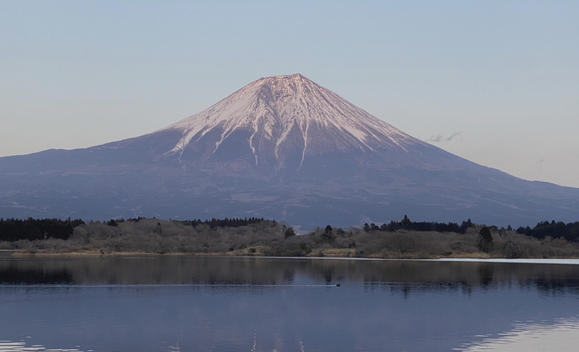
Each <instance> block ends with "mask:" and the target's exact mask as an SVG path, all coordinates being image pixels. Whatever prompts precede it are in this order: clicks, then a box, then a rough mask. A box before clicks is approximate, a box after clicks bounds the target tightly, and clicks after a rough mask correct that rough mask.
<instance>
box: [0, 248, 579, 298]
mask: <svg viewBox="0 0 579 352" xmlns="http://www.w3.org/2000/svg"><path fill="white" fill-rule="evenodd" d="M299 280H302V281H299ZM304 280H305V281H304ZM347 281H355V282H363V283H364V285H365V287H367V288H368V289H384V288H387V289H389V290H391V291H394V292H401V293H402V294H404V295H409V294H411V293H412V292H427V291H440V290H453V291H456V290H461V291H462V292H463V293H465V294H471V293H472V290H473V289H476V288H479V289H484V290H487V289H493V288H496V287H497V286H499V285H505V284H506V285H511V284H519V285H522V286H530V287H537V289H538V290H540V291H541V292H543V293H552V294H562V293H573V294H579V272H578V270H577V267H576V266H573V265H539V264H508V263H464V262H463V263H458V262H435V261H396V260H392V261H360V260H310V259H272V258H252V257H246V258H239V257H189V256H166V257H165V256H153V257H139V256H137V257H100V258H75V259H72V258H67V259H19V260H14V259H8V260H0V282H1V283H4V284H131V285H139V284H204V285H224V284H227V285H232V284H233V285H256V286H258V285H284V284H285V285H287V284H292V283H296V282H297V283H301V282H314V283H320V284H323V283H326V284H328V283H332V284H338V283H340V282H347Z"/></svg>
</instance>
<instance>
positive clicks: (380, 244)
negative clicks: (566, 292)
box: [0, 216, 579, 258]
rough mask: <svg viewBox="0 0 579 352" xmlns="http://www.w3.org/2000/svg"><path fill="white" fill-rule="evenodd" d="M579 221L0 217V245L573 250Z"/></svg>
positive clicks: (67, 249)
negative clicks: (309, 227)
mask: <svg viewBox="0 0 579 352" xmlns="http://www.w3.org/2000/svg"><path fill="white" fill-rule="evenodd" d="M578 239H579V222H575V223H569V224H564V223H562V222H559V223H557V222H554V221H553V222H541V223H539V224H537V226H535V228H533V229H531V228H526V229H525V228H519V229H517V230H516V231H515V230H513V229H511V228H510V226H509V227H508V228H507V229H505V228H500V229H499V228H497V227H495V226H484V225H476V224H473V223H472V222H471V221H470V220H468V221H464V222H463V223H462V224H461V225H458V224H456V223H446V224H445V223H427V222H412V221H410V220H409V219H408V217H406V216H405V217H404V219H403V220H402V221H391V222H390V223H385V224H383V225H381V226H377V225H375V224H364V226H363V228H362V229H358V228H351V229H348V230H343V229H341V228H333V227H332V226H330V225H328V226H326V227H325V228H323V229H321V228H318V229H316V230H315V231H312V232H310V233H308V234H305V235H296V233H295V231H294V229H292V228H291V227H288V226H286V225H283V224H281V223H278V222H276V221H271V220H265V219H261V218H249V219H247V218H245V219H223V220H219V219H212V220H206V221H201V220H194V221H165V220H157V219H146V218H138V219H128V220H110V221H107V222H99V221H96V222H92V221H91V222H90V223H85V222H83V221H82V220H70V219H68V220H57V219H44V220H36V219H31V218H29V219H27V220H16V219H6V220H3V219H0V249H3V250H8V251H17V252H24V253H32V254H71V253H80V254H96V255H100V254H115V253H117V254H118V253H142V254H153V253H154V254H169V253H171V254H204V255H211V254H213V255H263V256H316V257H321V256H333V257H371V258H436V257H482V258H485V257H496V258H499V257H500V258H503V257H504V258H522V257H524V258H561V257H579V240H578Z"/></svg>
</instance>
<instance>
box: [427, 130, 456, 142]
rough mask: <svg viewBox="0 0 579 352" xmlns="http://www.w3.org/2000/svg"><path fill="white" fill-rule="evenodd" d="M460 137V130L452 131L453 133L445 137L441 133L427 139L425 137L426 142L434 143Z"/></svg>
mask: <svg viewBox="0 0 579 352" xmlns="http://www.w3.org/2000/svg"><path fill="white" fill-rule="evenodd" d="M459 137H462V136H461V135H460V132H454V133H453V134H451V135H450V136H448V137H445V136H444V135H442V134H437V135H436V136H432V137H430V138H429V139H427V140H426V141H427V142H435V143H443V142H450V141H451V140H453V139H455V138H459Z"/></svg>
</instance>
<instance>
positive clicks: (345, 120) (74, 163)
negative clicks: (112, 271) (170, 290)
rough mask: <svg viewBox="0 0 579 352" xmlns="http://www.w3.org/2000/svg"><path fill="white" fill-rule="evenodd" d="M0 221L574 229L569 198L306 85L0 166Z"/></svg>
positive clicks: (290, 79) (262, 91) (263, 85)
mask: <svg viewBox="0 0 579 352" xmlns="http://www.w3.org/2000/svg"><path fill="white" fill-rule="evenodd" d="M0 196H1V200H0V206H1V208H0V217H12V216H14V217H28V216H33V217H68V216H70V217H83V218H86V219H109V218H112V217H120V216H123V217H134V216H157V217H163V218H174V219H176V218H181V219H183V218H188V219H191V218H210V217H244V216H264V217H268V218H275V219H278V220H286V221H288V222H290V223H291V224H301V225H304V226H308V225H320V226H321V225H324V224H327V223H331V224H332V225H336V226H350V225H356V224H359V223H360V222H364V221H376V222H379V221H388V220H390V219H398V218H401V217H402V216H403V215H404V214H408V215H409V216H410V217H411V218H412V219H416V220H435V221H462V220H464V219H466V218H472V219H473V221H478V222H487V223H494V224H497V225H506V224H512V225H533V224H534V223H536V222H538V221H542V220H546V219H560V220H563V221H576V220H577V216H578V214H579V190H578V189H574V188H565V187H559V186H556V185H552V184H546V183H540V182H529V181H524V180H520V179H517V178H515V177H513V176H510V175H508V174H505V173H503V172H500V171H498V170H494V169H490V168H486V167H483V166H480V165H477V164H474V163H472V162H469V161H467V160H464V159H462V158H459V157H457V156H455V155H452V154H450V153H447V152H445V151H443V150H441V149H439V148H436V147H434V146H432V145H429V144H427V143H424V142H422V141H420V140H418V139H416V138H413V137H411V136H409V135H408V134H406V133H404V132H402V131H400V130H398V129H396V128H394V127H392V126H391V125H389V124H387V123H385V122H383V121H381V120H379V119H377V118H375V117H373V116H372V115H370V114H368V113H367V112H365V111H364V110H362V109H360V108H358V107H356V106H354V105H353V104H351V103H349V102H347V101H346V100H344V99H343V98H341V97H340V96H338V95H337V94H335V93H333V92H331V91H330V90H328V89H325V88H323V87H321V86H319V85H317V84H315V83H314V82H312V81H310V80H308V79H306V78H305V77H303V76H301V75H299V74H296V75H292V76H275V77H268V78H262V79H260V80H257V81H255V82H253V83H250V84H249V85H247V86H245V87H243V88H242V89H240V90H239V91H237V92H235V93H233V94H232V95H230V96H229V97H227V98H225V99H223V100H222V101H220V102H218V103H217V104H215V105H213V106H212V107H210V108H208V109H207V110H205V111H202V112H200V113H198V114H195V115H193V116H191V117H189V118H186V119H184V120H182V121H180V122H177V123H175V124H173V125H170V126H168V127H167V128H164V129H162V130H159V131H156V132H153V133H151V134H148V135H145V136H141V137H137V138H132V139H128V140H124V141H119V142H113V143H109V144H105V145H102V146H96V147H92V148H87V149H77V150H71V151H63V150H49V151H45V152H41V153H36V154H31V155H25V156H17V157H7V158H0Z"/></svg>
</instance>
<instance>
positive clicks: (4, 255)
mask: <svg viewBox="0 0 579 352" xmlns="http://www.w3.org/2000/svg"><path fill="white" fill-rule="evenodd" d="M105 257H107V258H110V257H229V258H263V259H286V260H359V261H400V260H403V261H423V262H462V263H508V264H557V265H561V264H565V265H579V258H576V257H569V258H561V257H558V258H516V259H515V258H513V259H507V258H496V257H495V258H493V257H490V256H488V255H482V254H481V255H476V256H473V255H472V253H469V254H466V255H464V256H452V257H431V258H428V257H422V258H421V257H411V256H407V257H401V258H381V257H351V256H331V255H324V256H302V257H296V256H265V255H243V254H227V253H179V252H174V253H163V254H159V253H143V252H115V253H100V252H96V251H91V252H70V253H47V252H29V251H25V250H0V260H2V259H28V258H46V259H50V258H54V259H66V258H105Z"/></svg>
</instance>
